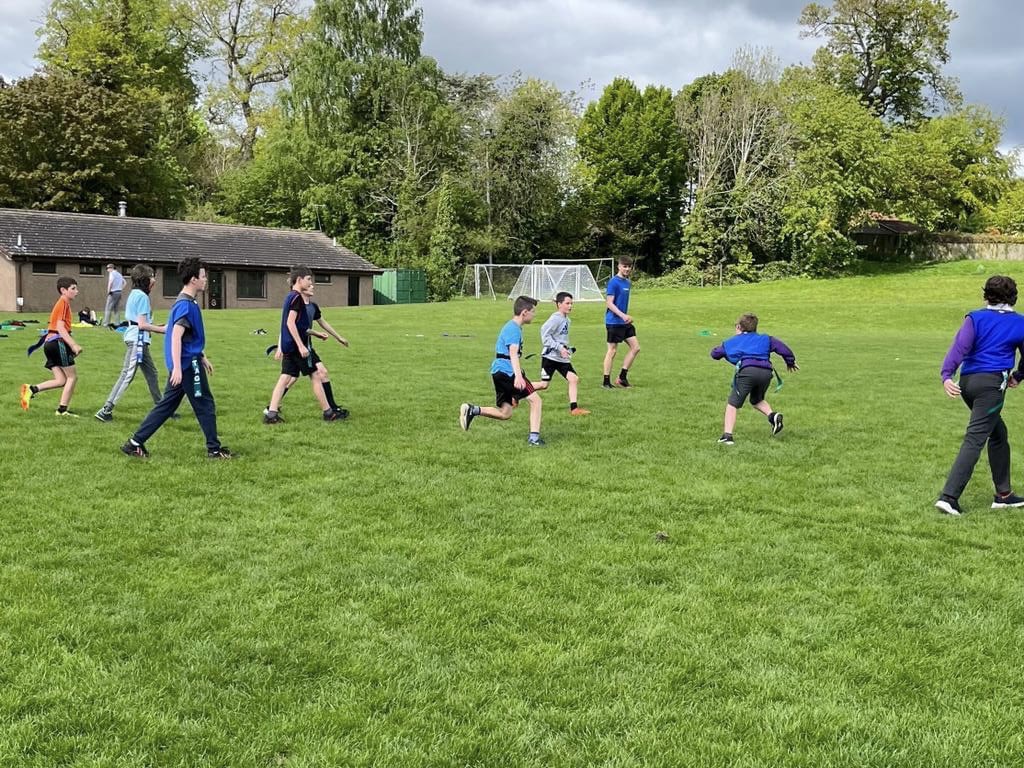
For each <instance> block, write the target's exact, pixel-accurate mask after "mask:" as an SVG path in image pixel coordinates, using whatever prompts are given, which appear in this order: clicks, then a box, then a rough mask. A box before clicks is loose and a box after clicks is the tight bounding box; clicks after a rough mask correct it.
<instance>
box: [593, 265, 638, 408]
mask: <svg viewBox="0 0 1024 768" xmlns="http://www.w3.org/2000/svg"><path fill="white" fill-rule="evenodd" d="M632 273H633V260H632V259H631V258H629V257H628V256H620V257H619V271H618V274H617V275H615V277H613V278H612V279H611V280H609V281H608V287H607V288H605V293H606V294H607V296H605V300H604V305H605V313H604V326H605V329H606V330H607V332H608V351H607V352H606V353H605V355H604V382H603V383H602V384H601V386H603V387H604V388H605V389H614V387H613V386H612V380H611V376H612V363H614V362H615V355H616V353H618V351H619V344H621V343H622V342H625V343H626V346H628V347H629V351H628V352H626V357H625V358H624V359H623V360H622V370H620V371H619V375H618V378H616V379H615V383H616V384H618V385H619V386H620V387H630V386H632V385H631V384H630V383H629V378H628V376H629V369H630V366H632V365H633V361H634V360H635V359H636V356H637V353H639V352H640V342H639V340H637V338H636V328H635V327H634V326H633V316H632V315H630V314H628V310H629V291H630V288H631V287H632V284H631V283H630V281H629V276H630V275H631V274H632Z"/></svg>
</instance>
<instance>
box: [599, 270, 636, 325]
mask: <svg viewBox="0 0 1024 768" xmlns="http://www.w3.org/2000/svg"><path fill="white" fill-rule="evenodd" d="M629 288H630V282H629V280H627V279H626V278H624V277H619V276H618V275H616V276H615V277H613V278H612V279H611V280H609V281H608V287H607V288H606V289H605V293H606V294H608V295H609V296H611V297H612V303H613V304H614V305H615V307H616V309H618V310H619V312H621V313H622V314H624V315H626V314H629ZM604 324H605V325H625V324H626V321H625V320H623V319H622V318H621V317H619V316H618V315H616V314H615V313H614V312H612V311H611V310H610V309H606V310H605V311H604Z"/></svg>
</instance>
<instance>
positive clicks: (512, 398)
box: [491, 373, 536, 408]
mask: <svg viewBox="0 0 1024 768" xmlns="http://www.w3.org/2000/svg"><path fill="white" fill-rule="evenodd" d="M491 379H492V380H493V381H494V395H495V397H494V402H495V404H496V405H497V406H498V407H499V408H501V406H503V405H504V404H505V403H508V404H509V405H511V406H512V407H513V408H515V407H516V406H517V405H519V401H520V400H525V399H526V398H528V397H529V396H530V395H532V394H533V393H534V392H535V391H536V390H535V389H534V388H533V384H531V383H530V380H529V379H527V378H526V377H525V376H523V380H524V381H525V382H526V387H525V388H524V389H516V388H515V385H514V383H513V382H515V377H513V376H509V375H508V374H507V373H492V374H491Z"/></svg>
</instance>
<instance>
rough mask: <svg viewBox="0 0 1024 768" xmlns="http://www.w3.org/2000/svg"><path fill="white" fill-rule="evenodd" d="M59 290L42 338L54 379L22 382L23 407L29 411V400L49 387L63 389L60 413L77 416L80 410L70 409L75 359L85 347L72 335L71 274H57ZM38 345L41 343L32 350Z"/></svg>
mask: <svg viewBox="0 0 1024 768" xmlns="http://www.w3.org/2000/svg"><path fill="white" fill-rule="evenodd" d="M57 291H58V292H59V293H60V298H59V299H57V303H56V304H54V305H53V309H52V310H51V311H50V319H49V320H47V322H46V335H45V337H44V339H43V354H45V355H46V364H45V365H46V368H47V369H48V370H50V371H51V372H52V373H53V378H52V379H50V380H49V381H44V382H43V383H42V384H32V385H31V386H30V385H28V384H22V385H21V408H22V410H25V411H27V410H28V407H29V402H30V401H31V400H32V398H33V397H35V396H36V395H37V394H39V393H40V392H45V391H46V390H48V389H60V390H61V393H60V404H59V405H58V406H57V415H58V416H67V417H76V418H77V416H78V414H77V413H72V412H71V411H69V410H68V406H69V405H71V396H72V395H73V394H75V384H77V383H78V372H77V371H76V370H75V358H76V357H78V356H79V355H80V354H82V348H81V347H80V346H78V345H77V344H76V343H75V341H74V339H72V338H71V302H72V301H74V298H75V296H77V295H78V282H77V281H76V280H75V279H74V278H72V277H58V278H57ZM36 348H38V345H36V346H34V347H32V348H30V349H29V352H31V351H32V350H33V349H36Z"/></svg>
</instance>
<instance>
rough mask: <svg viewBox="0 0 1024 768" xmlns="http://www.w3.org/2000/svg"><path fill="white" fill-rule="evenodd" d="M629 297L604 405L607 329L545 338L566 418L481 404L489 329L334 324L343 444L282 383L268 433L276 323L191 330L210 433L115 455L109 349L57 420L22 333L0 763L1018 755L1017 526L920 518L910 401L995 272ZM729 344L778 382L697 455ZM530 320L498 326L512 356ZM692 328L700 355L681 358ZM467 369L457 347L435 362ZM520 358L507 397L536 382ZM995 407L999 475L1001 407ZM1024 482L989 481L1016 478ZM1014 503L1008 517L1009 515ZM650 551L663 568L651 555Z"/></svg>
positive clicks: (2, 600)
mask: <svg viewBox="0 0 1024 768" xmlns="http://www.w3.org/2000/svg"><path fill="white" fill-rule="evenodd" d="M997 271H1007V272H1008V273H1009V274H1011V275H1012V274H1015V273H1016V277H1017V278H1018V280H1020V279H1022V278H1024V274H1022V271H1021V270H1020V269H1019V268H1018V267H1017V266H1016V265H1014V264H1001V265H995V264H980V265H979V264H978V263H957V264H947V265H942V266H937V267H929V268H922V269H919V270H915V271H912V272H903V273H898V274H896V273H894V274H888V275H880V276H872V277H862V278H850V279H844V280H834V281H817V282H811V281H788V282H781V283H776V284H766V285H756V286H741V287H734V288H726V289H722V290H718V289H703V290H699V289H692V290H679V291H672V292H669V291H648V292H637V293H636V294H635V295H634V297H633V300H632V306H631V307H630V309H631V311H632V312H633V314H634V315H635V317H636V318H637V326H638V330H639V335H640V340H641V344H642V348H643V349H642V352H641V354H640V357H639V358H638V361H637V364H636V365H635V367H634V370H633V373H632V376H631V379H632V380H633V381H634V383H635V385H636V387H635V389H633V390H628V391H627V390H616V391H611V392H608V391H604V390H602V389H600V368H601V358H602V356H603V352H604V331H603V326H602V325H601V323H602V320H601V317H600V307H597V306H594V305H578V306H577V308H576V310H575V312H574V315H573V317H574V321H575V322H574V326H573V343H574V344H575V345H576V346H577V347H578V348H579V350H580V351H579V353H578V354H577V356H576V359H575V363H576V365H577V368H578V369H579V371H580V372H581V374H582V376H583V381H582V385H581V398H580V400H581V404H582V405H583V406H584V407H586V408H589V409H591V410H592V411H593V414H592V415H591V416H589V417H586V418H571V417H569V416H568V414H567V409H566V404H567V399H566V394H565V385H564V383H563V382H562V381H560V380H559V381H557V382H556V383H555V384H554V386H553V388H552V390H550V391H549V392H547V393H545V394H544V401H545V413H544V430H543V433H544V437H545V439H546V440H547V442H548V447H547V448H546V449H544V450H534V449H528V448H527V447H526V445H525V438H526V432H527V414H526V413H525V409H522V410H521V412H518V413H516V414H515V416H514V417H513V419H512V421H511V422H508V423H498V422H493V421H487V420H484V419H480V420H477V421H476V422H474V424H473V428H472V430H471V431H470V432H469V433H463V432H461V431H460V430H459V429H458V425H457V413H458V405H459V403H460V402H461V401H463V400H471V401H474V402H481V403H489V402H491V401H492V398H493V390H492V388H491V384H490V377H489V375H488V372H487V371H488V366H489V364H490V359H491V356H492V354H493V343H494V337H495V336H496V334H497V331H498V329H499V328H500V326H501V324H502V323H503V322H504V321H505V319H507V317H508V315H509V312H510V306H509V304H508V303H505V302H498V303H491V302H475V301H461V302H455V303H452V304H448V305H428V306H394V307H373V308H350V309H342V310H328V312H327V317H328V319H329V320H330V321H331V322H332V323H333V324H334V325H335V327H337V328H338V329H339V330H340V331H341V333H342V334H343V335H345V336H347V337H348V338H349V340H350V341H351V343H352V346H351V348H350V349H349V350H344V349H342V348H340V347H339V346H338V345H336V344H335V345H333V346H328V345H326V344H321V345H320V348H321V351H322V354H323V357H324V360H325V362H326V363H327V365H328V366H329V368H330V369H331V371H332V374H333V377H334V379H335V381H336V382H337V383H336V385H335V386H336V389H338V390H340V393H341V396H340V398H339V400H340V401H341V402H342V403H343V404H344V405H346V406H348V407H349V408H350V410H351V411H352V417H351V418H350V420H349V421H348V422H344V423H336V424H325V423H323V422H322V421H320V420H319V417H318V412H317V409H316V406H315V404H314V401H313V399H312V397H311V396H310V394H309V391H308V386H307V385H306V384H305V382H303V383H301V384H300V385H299V386H298V387H297V388H296V389H295V391H293V392H291V393H290V394H289V395H288V398H287V399H286V400H285V408H284V412H285V415H286V416H287V418H288V422H287V423H286V424H283V425H279V426H277V427H265V426H263V425H262V424H261V423H260V411H261V409H262V407H263V406H264V405H265V403H266V401H267V399H268V398H269V394H270V391H271V388H272V387H273V384H274V381H275V379H276V376H277V369H276V367H275V365H274V364H273V362H272V361H268V360H266V359H265V358H264V356H263V349H264V348H265V347H266V345H267V344H269V343H271V341H268V337H264V336H253V335H250V333H249V331H251V330H252V329H254V328H257V327H261V326H262V327H265V328H268V329H270V330H271V332H272V334H273V333H275V332H276V331H275V329H276V321H275V318H274V314H275V313H273V312H242V311H238V312H230V313H224V314H218V313H213V312H209V313H207V315H206V318H207V326H208V336H209V345H208V350H209V352H210V356H211V358H212V360H213V362H214V364H215V365H216V366H217V370H216V372H215V374H214V377H213V379H212V382H211V386H212V388H213V392H214V395H215V397H216V399H217V402H218V415H219V421H220V431H221V433H222V437H223V440H224V442H225V444H226V445H228V446H230V447H231V449H232V450H234V451H235V452H237V454H238V459H237V461H233V462H210V461H208V460H207V459H206V458H205V453H204V450H203V443H202V437H201V433H200V432H199V428H198V425H197V424H196V423H195V420H194V419H193V418H192V417H191V415H190V414H188V413H187V412H186V414H185V418H183V419H181V420H180V421H179V422H171V423H168V424H167V425H166V426H165V427H164V428H163V429H162V430H161V431H160V432H158V433H157V434H156V435H155V436H154V437H153V438H152V439H151V440H150V441H149V443H148V447H149V449H150V451H151V452H152V458H151V459H150V460H149V461H145V462H143V461H132V460H129V459H128V458H126V457H125V456H123V455H121V454H120V452H119V451H118V445H119V444H120V443H121V442H123V440H124V439H125V437H127V435H128V434H130V432H131V431H132V430H133V429H134V428H135V426H137V424H138V422H139V421H140V420H141V419H142V417H143V416H144V415H145V412H146V410H147V409H148V402H147V401H148V394H147V391H146V388H145V385H144V383H143V382H142V381H137V382H135V384H134V385H133V387H132V388H131V389H130V390H129V392H128V394H127V395H126V397H125V398H124V399H123V400H122V402H121V403H120V404H119V406H118V408H117V410H116V411H115V418H116V421H115V422H114V423H112V424H102V423H100V422H98V421H96V420H95V419H93V418H92V416H91V414H92V413H93V412H94V411H95V410H96V408H98V407H99V406H100V405H101V404H102V402H103V399H104V397H105V395H106V393H107V391H108V389H109V387H110V386H111V385H112V384H113V382H114V379H115V378H116V376H117V373H118V370H119V366H120V362H121V358H122V354H123V353H122V350H123V347H122V344H121V342H120V336H115V335H114V334H112V333H110V332H108V331H104V330H99V329H96V330H93V329H85V330H83V331H80V332H78V333H77V334H76V336H77V337H78V338H79V339H80V343H82V344H83V346H84V347H85V353H84V354H83V355H82V357H81V359H80V364H79V369H80V376H81V382H80V387H79V390H78V392H76V394H75V398H74V401H73V403H72V407H73V408H75V409H77V410H78V411H79V412H80V413H82V414H83V418H81V419H80V420H77V421H68V420H58V419H56V418H55V417H54V416H53V415H52V412H53V409H54V408H55V406H56V402H57V396H56V393H44V394H43V395H40V396H39V397H38V398H37V399H36V400H35V401H34V402H33V406H32V409H31V410H30V411H29V412H28V413H22V412H21V411H20V410H19V409H18V407H17V386H18V385H19V384H20V383H21V382H23V381H30V382H36V381H39V380H41V379H42V378H43V369H42V367H41V365H42V362H43V361H42V356H41V353H37V354H36V355H33V356H32V357H31V358H26V357H25V347H26V346H27V345H28V343H29V341H30V339H31V335H32V334H33V332H31V331H28V332H21V333H15V332H11V333H10V337H9V338H6V339H0V392H6V393H7V395H5V402H6V403H7V405H6V406H4V407H3V408H2V409H0V435H2V437H3V442H4V446H5V449H6V451H5V455H4V457H3V461H2V462H0V509H2V510H3V511H2V512H0V526H2V527H0V530H2V535H0V761H2V763H3V764H4V765H11V766H33V767H35V766H39V767H40V768H42V767H43V766H46V767H47V768H49V766H55V765H61V766H332V765H338V766H552V765H557V766H563V765H566V766H568V765H574V766H589V765H602V766H633V765H637V766H639V765H659V766H660V765H663V766H677V765H694V766H697V765H730V766H777V765H787V766H790V765H793V766H822V765H858V766H893V765H901V766H907V765H919V766H936V765H942V766H954V765H957V766H959V765H962V766H971V767H972V768H973V767H976V766H985V765H991V766H997V765H1010V764H1015V763H1017V762H1018V761H1019V756H1020V755H1021V754H1022V752H1024V743H1022V742H1024V737H1022V728H1021V725H1022V721H1024V701H1022V699H1024V694H1022V691H1024V670H1022V667H1021V665H1020V659H1021V658H1022V656H1024V629H1022V628H1024V600H1022V597H1021V596H1022V595H1024V572H1022V570H1021V567H1020V562H1021V555H1022V549H1024V547H1022V544H1021V542H1022V541H1024V514H1022V513H1021V512H1020V511H1016V512H1015V511H1000V512H993V511H990V510H988V509H987V507H988V504H989V502H990V500H991V492H992V489H991V481H990V479H989V477H988V471H987V465H986V463H985V459H984V457H983V458H982V462H981V463H980V464H979V466H978V469H977V471H976V473H975V479H974V480H973V481H972V483H971V484H970V485H969V486H968V490H967V493H966V494H965V495H964V498H963V503H964V506H965V507H966V508H967V509H968V510H969V512H970V513H971V514H969V515H967V516H965V517H964V518H962V519H951V518H946V517H943V516H941V515H939V514H938V513H937V512H936V511H935V510H934V509H933V508H932V506H931V504H932V502H933V501H934V499H935V497H936V495H937V492H938V490H939V488H940V487H941V485H942V482H943V480H944V479H945V474H946V472H947V471H948V469H949V466H950V464H951V462H952V460H953V457H954V455H955V453H956V451H957V449H958V447H959V441H960V438H961V436H962V433H963V428H964V426H965V424H966V418H967V410H966V408H964V407H963V405H962V404H960V403H958V402H955V401H951V400H949V399H948V398H947V397H946V396H945V395H944V393H943V392H942V389H941V386H940V382H939V377H938V369H939V366H940V363H941V361H942V357H943V355H944V354H945V352H946V349H947V347H948V344H949V342H950V339H951V338H952V336H953V333H954V332H955V330H956V328H957V326H958V324H959V322H960V320H961V318H962V316H963V314H964V312H966V311H967V310H969V309H971V308H974V307H975V306H977V305H978V304H979V303H980V293H981V285H982V283H983V280H984V278H985V276H986V275H987V274H992V273H994V272H997ZM743 311H754V312H756V313H757V314H758V315H759V316H760V317H761V319H762V328H761V330H763V331H764V332H767V333H771V334H773V335H776V336H778V337H780V338H782V339H783V340H785V341H786V342H787V343H788V344H790V345H791V346H792V348H793V349H794V350H795V352H796V354H797V358H798V360H799V362H800V366H801V369H802V370H801V371H800V372H798V373H794V374H784V376H785V386H784V387H783V389H782V391H781V392H779V393H778V394H774V395H771V396H770V398H769V399H770V401H771V402H772V404H773V405H774V406H775V407H776V408H777V409H779V410H782V411H784V412H785V414H786V430H785V431H784V432H783V433H782V434H781V435H780V436H779V437H777V438H771V437H770V435H769V432H768V427H767V424H766V422H765V421H764V419H763V417H761V416H759V415H755V413H754V412H753V411H752V410H751V409H750V408H749V407H746V408H744V409H742V410H741V412H740V417H739V422H738V425H737V429H736V438H737V441H738V442H737V444H736V445H735V446H732V447H726V446H720V445H717V444H716V442H715V440H716V439H717V437H718V435H719V433H720V431H721V419H722V411H723V407H724V403H725V397H726V394H727V390H728V383H729V380H730V376H731V371H730V369H729V367H728V366H727V365H726V364H725V363H721V362H714V361H712V360H711V359H710V358H709V356H708V351H709V349H710V348H711V347H712V346H713V345H714V344H716V343H719V342H720V341H721V340H722V338H723V336H724V335H726V334H729V333H731V328H732V325H733V323H734V322H735V319H736V317H737V316H738V315H739V314H740V313H741V312H743ZM546 312H548V309H547V307H542V310H541V311H540V312H539V313H538V321H537V323H536V324H535V325H534V326H532V328H528V329H527V333H526V339H527V352H530V351H536V350H537V347H538V342H537V333H538V332H539V324H540V322H542V321H543V320H544V319H545V318H546V317H547V314H546ZM705 329H706V330H708V331H710V332H712V333H714V334H716V335H715V336H705V335H701V331H703V330H705ZM444 333H449V334H470V336H471V337H470V338H461V337H457V336H444V335H442V334H444ZM536 362H537V360H536V358H535V359H534V360H531V361H529V363H528V364H527V365H528V372H530V373H535V372H536V370H535V369H536V368H537V365H536ZM1020 397H1021V395H1020V394H1018V393H1016V392H1013V393H1011V394H1010V396H1009V401H1010V402H1009V405H1008V407H1007V409H1006V418H1007V420H1008V422H1009V427H1010V435H1011V440H1012V441H1013V442H1014V443H1015V445H1016V446H1017V447H1018V448H1019V446H1020V440H1021V438H1022V437H1024V423H1022V417H1024V408H1022V407H1021V404H1020V403H1019V402H1018V401H1017V400H1018V398H1020ZM1020 461H1021V458H1020V451H1019V450H1018V457H1017V465H1018V466H1019V465H1020ZM1019 477H1020V475H1019V472H1016V473H1015V478H1018V486H1019V488H1018V490H1024V482H1021V481H1020V480H1019ZM662 530H663V531H667V532H668V533H669V535H670V539H669V541H668V542H664V543H661V542H656V541H655V540H654V538H653V535H654V533H655V532H657V531H662Z"/></svg>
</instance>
